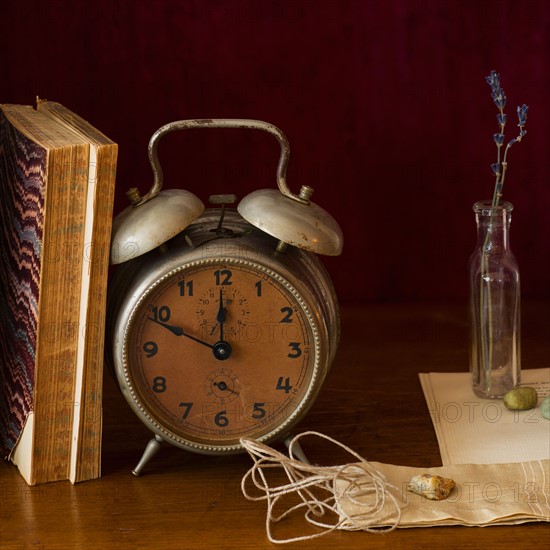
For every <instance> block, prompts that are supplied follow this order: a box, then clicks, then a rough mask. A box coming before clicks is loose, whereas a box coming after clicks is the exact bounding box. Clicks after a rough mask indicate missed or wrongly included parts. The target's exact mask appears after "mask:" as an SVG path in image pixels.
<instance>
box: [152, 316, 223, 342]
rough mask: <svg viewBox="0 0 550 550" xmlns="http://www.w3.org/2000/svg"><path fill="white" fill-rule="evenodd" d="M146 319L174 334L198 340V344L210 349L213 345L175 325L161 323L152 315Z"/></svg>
mask: <svg viewBox="0 0 550 550" xmlns="http://www.w3.org/2000/svg"><path fill="white" fill-rule="evenodd" d="M147 319H148V320H149V321H153V322H154V323H157V324H158V325H160V326H161V327H164V328H166V329H168V330H169V331H170V332H171V333H172V334H174V335H175V336H185V337H186V338H189V339H190V340H193V341H195V342H198V343H199V344H202V345H203V346H206V347H207V348H210V349H212V348H213V347H214V346H213V345H212V344H209V343H208V342H205V341H204V340H200V339H199V338H196V337H195V336H191V335H190V334H187V333H186V332H185V331H184V330H183V329H182V328H181V327H177V326H175V325H168V324H167V323H163V322H162V321H159V320H158V319H155V318H154V317H147Z"/></svg>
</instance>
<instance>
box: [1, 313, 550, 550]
mask: <svg viewBox="0 0 550 550" xmlns="http://www.w3.org/2000/svg"><path fill="white" fill-rule="evenodd" d="M342 330H343V339H342V344H341V348H340V351H339V354H338V357H337V360H336V362H335V365H334V367H333V370H332V372H331V374H330V376H329V379H328V381H327V383H326V385H325V387H324V389H323V390H322V392H321V394H320V396H319V398H318V400H317V402H316V404H315V405H314V407H313V408H312V410H311V411H310V413H309V415H308V416H307V418H306V419H305V420H304V421H303V422H302V423H301V425H300V426H299V427H298V431H305V430H317V431H322V432H324V433H326V434H328V435H330V436H332V437H334V438H336V439H338V440H339V441H342V442H343V443H345V444H346V445H348V446H350V447H351V448H353V449H354V450H356V451H357V452H359V453H360V454H361V455H362V456H364V457H365V458H367V459H370V460H373V461H379V462H387V463H394V464H404V465H411V466H419V467H422V466H423V467H428V466H439V465H441V459H440V455H439V449H438V445H437V441H436V437H435V433H434V430H433V427H432V424H431V419H430V415H429V412H428V409H427V406H426V403H425V400H424V397H423V394H422V390H421V388H420V384H419V382H418V375H417V373H418V372H429V371H464V370H467V368H468V355H467V343H468V334H467V321H466V310H465V308H464V306H443V305H435V306H434V305H426V306H424V305H373V306H348V307H343V308H342ZM522 330H523V336H522V337H523V349H522V351H523V367H524V368H537V367H546V366H548V365H549V363H550V304H526V305H524V309H523V327H522ZM104 413H105V419H104V446H103V477H102V478H101V479H99V480H96V481H90V482H86V483H81V484H79V485H76V486H73V485H71V484H70V483H68V482H60V483H51V484H46V485H40V486H36V487H28V486H27V485H26V484H25V482H24V481H23V479H22V478H21V477H20V476H19V474H18V473H17V471H16V469H15V468H14V467H13V466H12V465H10V464H4V463H0V548H1V549H2V550H7V549H11V548H17V549H19V548H29V549H30V548H38V549H45V550H50V549H57V548H59V549H65V548H90V549H94V550H95V549H100V548H117V549H119V548H148V549H157V548H160V549H163V550H164V549H166V550H167V549H170V548H178V549H183V548H190V549H201V548H228V549H231V548H235V549H237V548H238V549H248V548H254V549H260V548H272V547H273V546H272V545H271V544H270V543H269V542H268V541H267V539H266V534H265V506H264V504H263V503H252V502H248V501H247V500H245V499H244V498H243V496H242V495H241V492H240V481H241V478H242V476H243V474H244V473H245V472H246V470H247V469H248V468H249V467H250V465H251V460H250V459H249V458H248V456H244V455H238V456H232V457H225V458H221V457H204V456H200V455H194V454H190V453H186V452H184V451H181V450H179V449H176V448H173V447H169V446H166V447H163V448H162V449H161V451H160V453H159V454H158V455H157V456H156V457H155V458H154V460H153V461H152V462H151V463H149V464H148V466H147V467H146V470H145V471H144V474H143V475H142V476H141V477H140V478H136V477H134V476H133V475H132V474H131V473H130V471H131V469H132V468H133V467H134V466H135V464H136V462H137V460H138V458H139V457H140V456H141V453H142V450H143V447H144V445H145V444H146V443H147V441H148V440H149V439H150V434H149V432H148V430H147V429H146V428H145V427H144V426H143V425H142V424H141V423H140V422H139V421H138V420H136V418H135V417H134V416H133V413H131V412H130V410H129V408H128V406H127V405H126V402H125V401H124V399H123V398H122V396H121V395H120V394H119V393H118V392H117V389H116V387H115V385H114V382H113V380H112V379H111V378H110V376H109V375H108V374H107V375H106V377H105V406H104ZM306 452H307V453H308V455H309V456H310V458H311V459H312V460H313V461H315V462H317V463H320V464H326V465H328V464H335V463H340V462H342V461H346V462H347V461H348V459H347V457H344V456H343V455H342V453H341V452H339V451H338V450H336V449H335V448H333V447H323V446H321V445H319V444H318V443H315V442H311V446H309V445H308V447H307V449H306ZM302 528H303V523H302V521H301V520H299V519H298V518H291V519H289V520H288V521H285V522H284V524H283V525H281V526H280V528H279V530H278V532H277V533H278V534H279V535H280V536H296V535H297V534H299V533H301V532H302ZM548 540H550V524H545V523H531V524H523V525H519V526H513V527H508V526H507V527H486V528H477V527H475V528H466V527H438V528H418V529H398V530H395V531H393V532H391V533H388V534H385V535H375V534H369V533H360V532H359V533H358V532H335V533H331V534H329V535H327V536H326V537H323V538H321V539H317V540H315V541H307V542H302V543H294V544H291V545H290V547H295V548H302V549H308V548H325V547H341V546H345V547H346V548H349V549H353V548H362V549H364V548H391V549H392V550H396V549H399V548H407V549H409V548H438V549H439V548H442V547H446V548H484V547H485V548H500V549H502V548H514V549H517V548H542V547H545V543H544V542H543V541H548Z"/></svg>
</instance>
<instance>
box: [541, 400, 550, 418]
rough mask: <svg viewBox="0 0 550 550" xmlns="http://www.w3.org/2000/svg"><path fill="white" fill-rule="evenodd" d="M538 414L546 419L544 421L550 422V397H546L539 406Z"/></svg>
mask: <svg viewBox="0 0 550 550" xmlns="http://www.w3.org/2000/svg"><path fill="white" fill-rule="evenodd" d="M540 414H541V415H542V416H543V417H544V418H546V420H550V395H547V396H546V397H545V398H544V399H543V400H542V403H541V404H540Z"/></svg>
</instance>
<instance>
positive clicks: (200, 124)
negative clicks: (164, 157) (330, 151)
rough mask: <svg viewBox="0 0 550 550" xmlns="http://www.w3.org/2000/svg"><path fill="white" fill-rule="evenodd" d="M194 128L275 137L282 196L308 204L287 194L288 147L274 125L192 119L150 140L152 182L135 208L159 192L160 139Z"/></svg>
mask: <svg viewBox="0 0 550 550" xmlns="http://www.w3.org/2000/svg"><path fill="white" fill-rule="evenodd" d="M194 128H246V129H251V130H262V131H264V132H267V133H268V134H271V135H272V136H275V138H276V139H277V141H278V142H279V145H280V147H281V154H280V157H279V164H278V166H277V185H278V186H279V190H280V191H281V193H282V194H283V195H285V196H287V197H289V198H291V199H293V200H295V201H297V202H300V203H303V204H308V203H309V201H308V198H309V197H308V196H307V194H303V193H301V194H300V195H295V194H294V193H292V191H290V189H289V188H288V185H287V183H286V167H287V165H288V158H289V156H290V145H289V143H288V140H287V138H286V136H285V135H284V134H283V132H281V130H279V128H277V127H276V126H273V124H269V123H268V122H263V121H261V120H247V119H191V120H178V121H175V122H170V123H168V124H165V125H164V126H162V127H161V128H159V129H158V130H157V131H156V132H155V133H154V134H153V135H152V137H151V139H150V140H149V161H150V162H151V168H152V169H153V175H154V182H153V185H152V187H151V189H150V190H149V192H148V193H147V194H146V195H144V196H143V197H141V198H140V199H139V202H137V203H136V204H134V206H139V205H140V204H143V203H145V202H147V201H148V200H150V199H152V198H153V197H155V196H157V195H158V194H159V192H160V190H161V189H162V184H163V174H162V167H161V165H160V162H159V158H158V152H157V146H158V142H159V141H160V139H161V138H162V137H163V136H164V135H165V134H168V133H170V132H175V131H178V130H190V129H194Z"/></svg>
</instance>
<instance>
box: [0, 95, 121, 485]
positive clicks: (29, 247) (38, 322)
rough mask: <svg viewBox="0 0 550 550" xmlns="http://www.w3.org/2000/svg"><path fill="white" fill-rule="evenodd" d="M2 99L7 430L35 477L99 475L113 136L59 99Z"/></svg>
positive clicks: (30, 477) (15, 453) (1, 336)
mask: <svg viewBox="0 0 550 550" xmlns="http://www.w3.org/2000/svg"><path fill="white" fill-rule="evenodd" d="M39 107H40V109H39V110H38V111H37V110H35V109H33V108H32V107H28V106H17V105H2V106H0V111H1V113H0V117H1V118H0V177H1V180H2V185H1V190H0V193H1V196H0V210H1V211H2V227H1V231H0V255H1V256H0V262H1V263H0V292H1V299H2V310H1V313H0V314H1V323H0V346H1V350H0V353H1V355H0V377H1V378H2V388H3V391H2V394H1V396H0V399H1V401H0V435H1V438H0V439H1V445H2V452H3V455H4V456H5V457H9V458H10V459H11V460H12V461H13V462H14V463H15V464H17V466H18V467H19V469H20V471H21V473H22V475H23V477H24V478H25V479H26V480H27V482H28V483H29V484H36V483H44V482H47V481H56V480H61V479H70V480H71V481H73V482H75V481H81V480H84V479H90V478H94V477H98V476H99V474H100V453H101V372H102V352H103V322H104V316H105V298H104V296H105V287H106V284H107V267H106V265H107V262H108V254H109V252H108V251H109V239H110V220H111V215H112V200H113V190H112V188H113V186H114V173H115V167H116V145H115V144H113V143H112V142H111V141H110V140H108V139H107V138H106V137H105V136H103V135H102V134H101V133H100V132H98V131H97V130H95V129H94V128H93V127H92V126H90V125H89V124H88V123H86V122H85V121H83V120H82V119H80V118H79V117H77V116H76V115H74V114H72V113H70V111H68V110H66V109H64V108H63V107H62V106H60V105H58V104H51V105H50V104H49V102H41V106H40V105H39Z"/></svg>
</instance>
